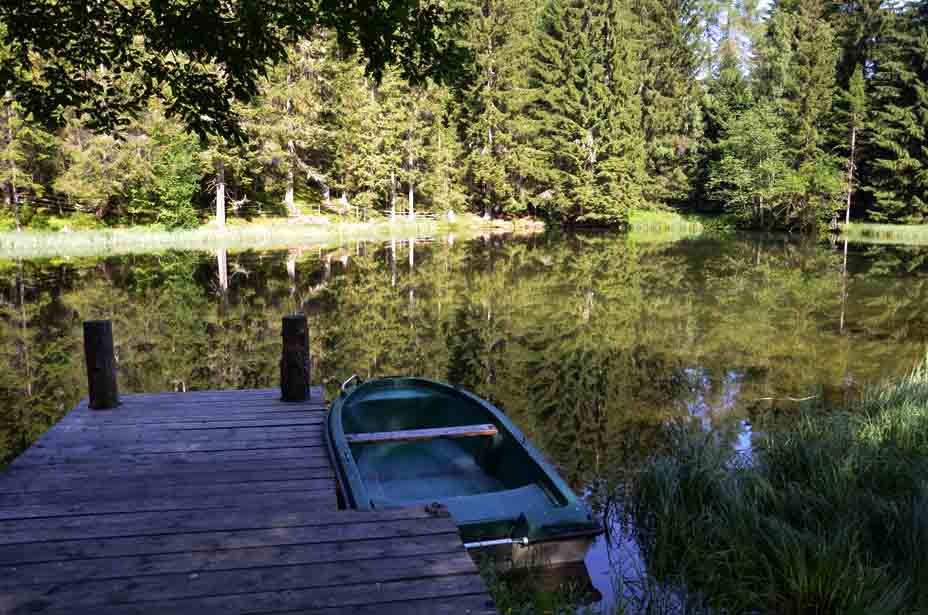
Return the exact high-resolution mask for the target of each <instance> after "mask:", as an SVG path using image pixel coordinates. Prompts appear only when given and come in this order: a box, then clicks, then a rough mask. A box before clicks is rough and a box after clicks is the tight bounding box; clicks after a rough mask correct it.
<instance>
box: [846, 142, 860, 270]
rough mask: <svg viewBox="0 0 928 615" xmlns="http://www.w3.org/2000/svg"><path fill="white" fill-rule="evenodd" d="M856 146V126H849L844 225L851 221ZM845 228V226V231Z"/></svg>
mask: <svg viewBox="0 0 928 615" xmlns="http://www.w3.org/2000/svg"><path fill="white" fill-rule="evenodd" d="M856 146H857V127H856V126H854V127H852V128H851V158H850V160H848V164H847V210H846V211H845V214H844V225H845V227H847V225H849V224H850V223H851V195H853V194H854V149H855V148H856ZM846 230H847V229H846V228H845V231H846ZM846 248H847V242H845V255H846V254H847V249H846Z"/></svg>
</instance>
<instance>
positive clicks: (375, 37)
mask: <svg viewBox="0 0 928 615" xmlns="http://www.w3.org/2000/svg"><path fill="white" fill-rule="evenodd" d="M452 17H453V14H452V13H450V12H448V11H446V10H445V9H443V8H442V7H441V6H440V5H439V4H437V3H431V2H420V1H419V0H390V1H388V2H347V1H341V0H326V1H323V2H318V1H316V0H285V1H283V0H231V1H225V2H220V1H218V0H157V1H156V0H115V1H112V2H86V1H85V0H5V1H4V2H2V3H0V21H2V22H3V23H4V24H5V25H6V28H7V31H6V36H5V40H4V43H5V44H6V45H7V46H8V47H9V49H10V54H9V55H10V57H9V59H8V60H7V61H6V62H4V63H3V64H2V65H0V91H7V90H9V91H11V92H12V93H13V95H14V97H15V98H16V99H17V100H18V101H19V102H20V104H22V105H23V107H24V108H25V109H26V110H27V112H30V113H33V114H35V115H36V118H37V120H39V121H41V122H44V123H45V124H46V125H48V126H50V127H51V126H60V125H61V124H63V123H64V120H65V114H64V112H65V110H66V109H76V110H78V111H79V112H80V113H83V114H87V116H88V118H89V120H90V123H91V125H92V126H93V127H100V128H112V127H115V126H118V125H122V124H125V123H126V122H127V121H128V118H130V117H131V116H133V115H135V114H137V113H138V112H140V111H142V110H144V109H145V107H146V105H147V101H148V99H149V98H150V97H152V96H154V97H158V98H161V99H163V100H164V101H165V103H166V109H167V112H168V115H170V116H174V117H178V118H180V119H181V120H182V121H184V122H185V123H186V125H187V126H188V127H189V128H190V129H191V130H193V131H195V132H197V133H199V134H207V133H217V132H218V133H225V134H234V135H241V132H240V131H239V129H238V123H237V121H236V117H235V112H234V107H233V102H234V101H248V100H251V99H253V98H254V97H255V95H257V93H258V85H259V79H260V77H261V76H263V75H264V74H265V73H266V71H267V68H268V65H269V63H273V62H279V61H282V60H284V59H286V58H287V54H288V48H289V46H290V45H291V44H293V43H295V42H296V41H297V40H299V39H300V38H307V37H310V36H311V35H312V33H313V31H314V30H315V29H316V28H318V27H323V28H328V29H331V30H332V31H333V32H335V33H336V35H337V37H338V42H339V44H340V45H341V47H342V48H344V49H346V50H355V49H358V50H360V52H361V53H362V55H363V56H364V57H365V58H366V60H367V68H368V72H369V73H370V74H371V75H373V76H375V77H379V76H380V75H381V74H382V73H383V71H384V69H385V67H386V66H387V65H388V64H391V63H395V64H397V65H398V66H399V67H400V69H401V70H402V72H403V74H404V75H405V76H406V77H407V78H409V79H411V80H413V81H416V82H421V81H423V80H424V79H425V78H426V77H427V76H432V77H439V78H445V77H447V76H448V75H450V74H451V73H452V72H453V71H454V70H456V68H457V63H456V61H455V60H456V59H458V55H459V54H458V53H457V52H456V50H457V46H456V43H455V40H454V39H452V38H449V37H448V36H447V34H448V33H449V32H450V31H451V30H449V29H448V26H449V25H450V23H451V22H452V21H453V20H452ZM214 65H218V66H220V67H221V70H213V68H212V67H213V66H214Z"/></svg>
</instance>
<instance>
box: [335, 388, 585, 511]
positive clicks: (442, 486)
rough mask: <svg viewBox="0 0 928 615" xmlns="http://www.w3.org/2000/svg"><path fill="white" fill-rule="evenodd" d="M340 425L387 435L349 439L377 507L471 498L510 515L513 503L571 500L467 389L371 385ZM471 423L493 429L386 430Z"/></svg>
mask: <svg viewBox="0 0 928 615" xmlns="http://www.w3.org/2000/svg"><path fill="white" fill-rule="evenodd" d="M342 424H343V430H344V433H345V435H346V437H347V438H349V441H351V440H350V438H351V435H352V434H371V433H383V432H387V434H385V436H384V438H383V441H377V440H375V441H370V442H363V443H360V442H354V443H352V444H351V453H352V456H353V457H354V460H355V464H356V465H357V467H358V470H359V472H360V474H361V477H362V480H363V481H364V483H365V488H366V490H367V495H368V497H369V498H370V503H371V505H372V506H373V507H374V508H393V507H401V506H409V505H415V504H427V503H431V502H434V501H441V502H442V503H444V504H446V505H448V506H449V507H451V508H455V506H454V504H455V503H458V504H464V503H465V501H466V503H467V504H473V505H479V507H480V508H481V509H482V510H483V511H484V512H490V511H495V512H496V515H494V516H497V515H498V517H499V518H505V517H506V516H508V515H511V511H512V510H514V509H522V510H524V509H526V508H529V509H531V508H535V507H539V508H542V507H550V506H552V505H554V506H560V505H563V504H565V503H566V502H565V501H564V500H562V499H561V498H560V497H559V496H558V492H557V490H556V489H553V488H551V487H550V486H548V485H547V482H548V481H547V479H546V475H545V473H544V471H543V470H542V469H541V468H540V467H539V466H538V465H537V464H536V463H535V461H534V460H533V459H532V458H531V457H530V456H529V455H528V454H527V453H526V451H525V449H524V448H523V447H522V446H521V445H520V443H519V442H517V441H516V440H515V438H514V437H513V436H512V435H511V434H509V433H508V432H507V431H506V430H505V429H504V428H503V427H502V426H501V425H500V424H499V422H498V421H496V419H495V417H494V416H493V415H492V413H490V412H488V411H487V410H486V409H485V408H483V407H482V406H481V405H480V404H478V403H476V402H474V401H472V400H471V399H469V398H467V397H465V396H463V395H462V396H460V397H458V396H455V395H453V394H448V393H445V392H444V391H441V390H437V389H436V390H429V389H423V388H421V387H417V388H406V387H383V388H374V389H372V390H371V391H368V392H366V393H364V394H362V395H357V396H354V397H353V398H352V400H351V401H350V403H349V404H346V406H345V407H344V409H343V411H342ZM468 426H470V427H489V428H490V429H488V430H487V429H485V430H483V432H480V430H477V429H472V430H459V431H473V432H479V433H473V434H467V435H466V436H464V437H448V436H445V437H431V438H425V437H423V438H421V439H410V440H404V439H402V438H399V439H397V438H396V437H395V436H394V437H392V438H391V437H390V435H389V434H395V433H396V432H405V431H412V432H422V431H423V430H428V429H437V430H441V429H447V428H454V427H468ZM491 426H495V427H497V428H498V430H497V429H492V427H491ZM487 433H491V434H495V435H486V434H487ZM478 500H479V502H478Z"/></svg>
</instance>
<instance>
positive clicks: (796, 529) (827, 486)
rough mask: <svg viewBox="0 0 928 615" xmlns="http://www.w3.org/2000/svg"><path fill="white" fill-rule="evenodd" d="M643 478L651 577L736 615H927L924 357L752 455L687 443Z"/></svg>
mask: <svg viewBox="0 0 928 615" xmlns="http://www.w3.org/2000/svg"><path fill="white" fill-rule="evenodd" d="M676 444H677V445H676V447H675V453H674V454H673V455H671V456H669V457H663V458H660V459H656V460H654V461H653V462H652V463H651V464H650V465H648V466H647V467H646V468H645V470H644V471H643V473H642V474H641V476H640V479H639V482H638V485H637V488H636V490H635V496H634V501H633V510H634V512H633V516H634V518H635V522H636V524H637V527H638V531H639V534H640V536H639V538H640V541H639V542H640V543H641V546H642V548H643V550H644V552H645V554H646V557H647V561H648V567H649V571H650V572H651V573H652V574H653V575H654V576H655V577H656V578H658V579H662V580H664V581H666V582H669V583H674V584H677V585H678V586H683V585H685V586H686V587H688V589H689V590H690V591H692V592H698V593H700V594H701V595H702V596H704V597H705V599H706V600H707V602H708V603H709V604H710V605H711V606H713V607H715V608H718V609H720V610H723V611H724V612H729V613H778V614H797V615H798V614H812V613H814V614H816V615H826V614H838V613H842V614H846V613H860V614H867V615H879V614H887V615H889V614H895V615H899V614H906V613H913V614H914V613H925V612H928V558H925V553H926V549H928V359H926V363H925V364H923V365H922V366H920V367H919V368H917V369H916V370H914V371H913V372H912V373H911V375H910V376H909V377H907V378H905V379H903V380H902V381H901V382H899V383H896V384H893V385H888V386H885V387H883V388H880V389H878V390H874V391H871V392H870V393H869V394H868V395H867V396H866V397H865V399H864V401H863V402H862V403H861V404H860V405H859V406H857V407H854V408H851V409H848V410H846V411H842V412H837V413H828V414H818V415H817V416H808V417H806V418H804V419H802V420H801V421H800V422H799V424H798V425H797V426H795V427H794V428H792V429H791V430H789V431H787V432H781V433H777V434H776V435H772V436H769V437H768V438H767V439H766V441H764V442H763V443H762V444H761V445H760V446H759V447H758V449H757V450H756V451H755V456H754V458H753V459H745V458H741V457H739V456H738V455H737V454H735V453H733V452H732V451H731V447H730V446H727V445H718V444H717V443H716V442H715V440H714V439H713V438H712V437H708V438H707V437H705V436H703V437H701V438H695V439H694V437H693V436H692V435H687V434H683V433H681V434H680V435H679V439H678V441H677V443H676Z"/></svg>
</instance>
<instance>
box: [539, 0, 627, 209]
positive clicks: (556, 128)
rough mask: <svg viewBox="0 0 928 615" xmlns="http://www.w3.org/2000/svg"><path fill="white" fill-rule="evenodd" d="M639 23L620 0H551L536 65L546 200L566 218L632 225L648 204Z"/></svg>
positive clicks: (550, 207)
mask: <svg viewBox="0 0 928 615" xmlns="http://www.w3.org/2000/svg"><path fill="white" fill-rule="evenodd" d="M638 58H639V51H638V48H637V40H636V32H635V20H634V18H632V17H631V16H630V14H629V12H628V10H627V6H626V5H624V4H623V3H621V2H608V1H606V0H597V1H594V2H580V1H578V0H549V2H548V3H547V5H546V6H545V8H544V10H543V12H542V17H541V26H540V32H539V35H538V41H537V42H536V44H535V49H534V53H533V57H532V64H531V67H530V75H531V80H532V82H531V85H532V87H533V89H534V92H535V100H534V102H533V103H532V105H531V113H532V119H533V121H534V128H535V129H536V131H537V132H536V134H535V135H534V137H533V138H534V140H535V147H537V149H538V151H540V152H541V153H543V155H544V157H545V162H546V168H545V169H543V172H544V175H543V176H542V177H541V178H540V179H541V182H542V185H541V188H543V189H544V192H543V193H542V194H541V196H540V198H541V199H542V200H543V203H544V205H543V207H545V208H546V210H547V212H546V213H548V215H550V216H551V217H553V218H556V219H559V220H561V221H563V222H565V223H568V224H570V223H581V224H607V225H608V224H618V225H621V224H625V223H626V222H627V220H628V215H629V212H630V210H631V209H633V208H635V207H640V206H641V204H642V185H643V180H644V177H643V176H644V143H643V139H642V135H641V100H640V96H639V94H638V88H639V84H640V70H639V66H638Z"/></svg>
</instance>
